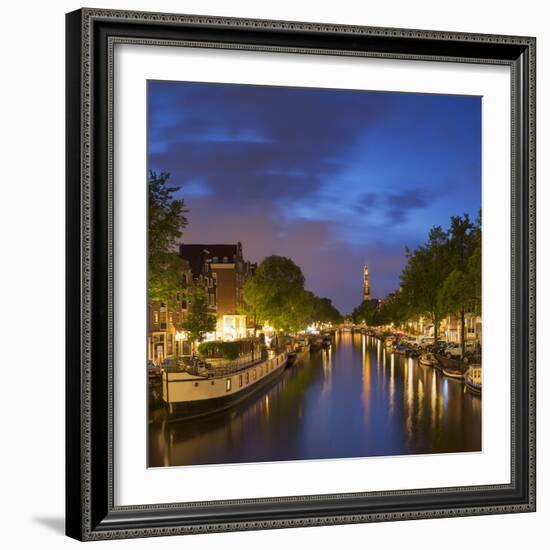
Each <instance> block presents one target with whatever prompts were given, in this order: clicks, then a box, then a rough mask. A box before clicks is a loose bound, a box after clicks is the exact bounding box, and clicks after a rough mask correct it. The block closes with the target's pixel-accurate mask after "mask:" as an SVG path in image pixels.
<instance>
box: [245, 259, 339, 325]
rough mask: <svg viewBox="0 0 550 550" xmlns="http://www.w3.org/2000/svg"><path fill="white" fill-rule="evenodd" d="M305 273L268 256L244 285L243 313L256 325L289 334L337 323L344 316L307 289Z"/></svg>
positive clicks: (326, 299)
mask: <svg viewBox="0 0 550 550" xmlns="http://www.w3.org/2000/svg"><path fill="white" fill-rule="evenodd" d="M304 282H305V281H304V275H303V273H302V270H301V269H300V268H299V267H298V266H297V265H296V264H295V263H294V262H293V261H292V260H291V259H290V258H285V257H283V256H269V257H267V258H265V259H264V261H263V262H262V263H261V264H260V265H259V266H258V269H257V270H256V273H255V274H254V276H253V277H252V278H250V279H249V280H248V281H247V282H246V283H245V285H244V288H243V298H244V302H245V308H244V312H246V313H247V315H248V316H249V317H250V319H251V320H252V321H253V322H254V323H255V324H257V323H264V322H267V323H269V324H270V325H271V326H273V328H275V330H278V331H284V332H287V333H293V332H299V331H302V330H304V329H305V328H306V327H307V326H308V325H309V324H311V323H330V322H332V323H337V322H339V321H340V319H341V316H340V313H339V312H338V310H337V309H336V308H335V307H334V306H333V305H332V302H331V301H330V300H329V299H328V298H319V297H318V296H315V294H313V293H312V292H309V291H307V290H305V289H304Z"/></svg>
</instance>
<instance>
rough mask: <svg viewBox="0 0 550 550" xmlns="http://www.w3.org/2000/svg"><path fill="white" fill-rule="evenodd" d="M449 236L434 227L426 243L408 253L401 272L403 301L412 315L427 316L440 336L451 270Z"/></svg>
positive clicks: (435, 336)
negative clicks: (442, 292) (444, 289)
mask: <svg viewBox="0 0 550 550" xmlns="http://www.w3.org/2000/svg"><path fill="white" fill-rule="evenodd" d="M447 244H448V235H447V233H446V232H444V231H443V229H442V228H441V227H440V226H435V227H432V229H431V230H430V233H429V235H428V241H427V242H426V244H424V245H422V246H420V247H418V248H417V249H416V250H414V251H410V250H408V249H407V250H406V254H407V265H406V266H405V268H404V270H403V272H402V273H401V289H402V296H401V298H402V299H403V300H404V301H405V302H406V304H407V306H408V310H409V312H410V314H415V315H427V316H428V317H429V318H430V320H431V321H432V323H433V325H434V338H435V340H436V341H437V339H438V337H439V324H440V322H441V319H442V317H443V315H444V314H445V311H444V310H443V309H442V307H441V302H440V301H439V300H438V292H439V291H440V289H441V288H442V287H443V284H444V283H445V279H446V278H447V276H448V274H449V272H450V270H451V268H450V266H449V262H448V257H447V256H448V250H447Z"/></svg>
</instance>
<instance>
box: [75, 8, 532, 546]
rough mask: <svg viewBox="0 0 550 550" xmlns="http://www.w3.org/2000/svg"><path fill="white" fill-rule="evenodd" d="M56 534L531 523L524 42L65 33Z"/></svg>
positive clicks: (238, 25)
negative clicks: (59, 521)
mask: <svg viewBox="0 0 550 550" xmlns="http://www.w3.org/2000/svg"><path fill="white" fill-rule="evenodd" d="M66 368H67V489H66V491H67V499H66V500H67V534H68V535H69V536H71V537H74V538H77V539H80V540H101V539H112V538H124V537H141V536H162V535H172V534H174V535H175V534H187V533H206V532H213V531H232V530H244V529H268V528H281V527H296V526H316V525H329V524H342V523H351V522H372V521H392V520H403V519H415V518H437V517H452V516H463V515H473V514H494V513H511V512H528V511H533V510H534V509H535V39H534V38H531V37H518V36H493V35H477V34H463V33H453V32H436V31H417V30H403V29H387V28H373V27H352V26H339V25H327V24H313V23H301V22H283V21H264V20H248V19H231V18H216V17H209V16H204V17H203V16H194V15H175V14H158V13H141V12H124V11H110V10H100V9H97V10H96V9H82V10H79V11H76V12H72V13H70V14H68V15H67V366H66Z"/></svg>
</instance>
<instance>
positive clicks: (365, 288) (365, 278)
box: [363, 264, 370, 302]
mask: <svg viewBox="0 0 550 550" xmlns="http://www.w3.org/2000/svg"><path fill="white" fill-rule="evenodd" d="M367 300H370V281H369V267H368V265H366V264H365V266H364V267H363V301H364V302H365V301H367Z"/></svg>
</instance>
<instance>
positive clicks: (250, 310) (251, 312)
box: [241, 277, 266, 338]
mask: <svg viewBox="0 0 550 550" xmlns="http://www.w3.org/2000/svg"><path fill="white" fill-rule="evenodd" d="M261 297H262V289H261V284H260V282H259V279H258V278H257V277H251V278H250V279H248V280H247V281H246V282H245V283H244V285H243V300H244V307H242V311H241V313H243V314H244V315H246V316H247V317H248V318H249V319H250V320H251V321H252V323H253V324H254V338H256V327H257V325H258V324H260V323H263V322H264V321H265V320H266V319H264V318H263V316H262V309H261V307H262V302H261Z"/></svg>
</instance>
